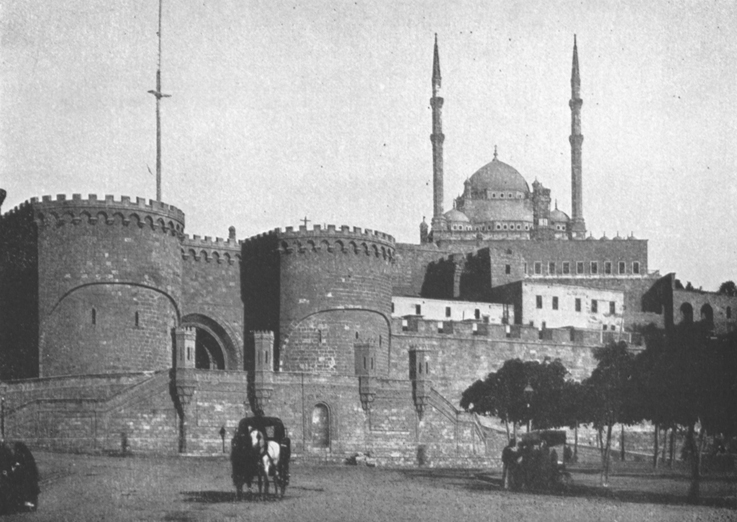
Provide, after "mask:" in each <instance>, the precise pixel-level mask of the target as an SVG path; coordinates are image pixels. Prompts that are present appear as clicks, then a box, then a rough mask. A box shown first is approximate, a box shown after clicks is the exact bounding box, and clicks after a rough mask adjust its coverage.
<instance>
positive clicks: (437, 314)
mask: <svg viewBox="0 0 737 522" xmlns="http://www.w3.org/2000/svg"><path fill="white" fill-rule="evenodd" d="M407 315H421V316H422V317H423V318H424V319H429V320H432V321H467V320H476V321H481V322H484V323H490V324H513V323H514V310H513V308H512V307H511V306H509V305H506V304H500V303H481V302H473V301H451V300H444V299H425V298H423V297H397V296H394V297H392V316H393V317H405V316H407Z"/></svg>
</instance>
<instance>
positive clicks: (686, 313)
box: [681, 303, 693, 324]
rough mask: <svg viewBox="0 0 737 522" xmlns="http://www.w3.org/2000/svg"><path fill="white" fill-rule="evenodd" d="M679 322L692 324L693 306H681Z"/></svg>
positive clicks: (687, 304) (686, 304) (689, 304)
mask: <svg viewBox="0 0 737 522" xmlns="http://www.w3.org/2000/svg"><path fill="white" fill-rule="evenodd" d="M681 322H682V323H687V324H688V323H692V322H693V306H691V303H683V304H682V305H681Z"/></svg>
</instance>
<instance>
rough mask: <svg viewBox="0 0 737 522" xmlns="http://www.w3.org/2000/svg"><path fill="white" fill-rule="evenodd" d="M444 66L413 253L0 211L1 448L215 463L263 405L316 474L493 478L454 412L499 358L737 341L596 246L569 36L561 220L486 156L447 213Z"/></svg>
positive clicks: (497, 442)
mask: <svg viewBox="0 0 737 522" xmlns="http://www.w3.org/2000/svg"><path fill="white" fill-rule="evenodd" d="M433 62H434V63H433V71H432V98H431V100H430V101H431V107H432V135H431V141H432V145H433V180H434V201H433V216H432V221H431V226H430V225H428V224H427V223H425V222H424V220H423V222H422V224H421V225H420V242H419V243H418V244H403V243H397V242H396V241H395V239H394V238H393V237H392V236H390V235H388V234H385V233H382V232H377V231H373V230H367V229H361V228H357V227H347V226H327V227H321V226H314V227H312V228H309V229H308V228H307V227H306V226H301V227H299V228H297V229H294V228H292V227H287V228H286V229H283V230H282V229H276V230H274V231H270V232H266V233H264V234H261V235H258V236H255V237H251V238H247V239H245V240H238V239H236V231H235V229H234V228H233V227H231V229H230V230H229V235H228V238H227V239H220V238H216V239H212V238H210V237H205V238H201V237H199V236H189V235H186V234H185V215H184V213H183V212H182V211H181V210H179V209H178V208H176V207H173V206H171V205H167V204H165V203H162V202H159V201H146V200H144V199H141V198H137V199H135V200H133V199H131V198H127V197H122V198H120V199H115V198H114V197H113V196H105V197H104V198H97V197H95V196H93V195H90V196H89V197H87V198H82V197H81V195H79V194H74V195H72V196H71V198H66V197H65V196H61V195H60V196H57V197H55V198H52V197H48V196H44V197H43V198H41V199H40V200H39V199H37V198H32V199H31V200H30V201H28V202H26V203H24V204H22V205H20V206H19V207H17V208H15V209H13V210H11V211H9V212H6V213H5V214H3V215H2V216H1V217H0V245H2V249H0V254H1V255H2V257H1V258H0V325H1V326H0V357H1V359H0V371H1V372H2V373H1V374H0V379H1V381H0V395H2V397H3V398H4V404H3V421H4V429H5V434H6V436H7V437H8V438H12V439H23V440H25V441H27V442H29V443H30V444H32V445H35V446H38V447H51V448H57V449H64V450H70V451H90V452H101V451H117V450H120V448H121V444H122V441H123V440H125V441H126V443H127V444H128V445H129V447H130V449H131V450H132V451H133V452H138V453H146V452H150V453H154V452H155V453H170V454H176V453H190V454H192V453H193V454H215V453H220V452H221V451H222V444H223V439H225V442H226V443H227V441H228V440H229V438H230V434H231V433H232V432H233V430H234V428H235V427H236V426H237V423H238V421H239V420H240V419H241V418H242V417H244V416H246V415H249V414H251V411H252V410H254V409H256V408H263V409H264V410H265V412H266V413H267V414H268V415H275V416H279V417H281V418H282V419H283V420H284V423H285V425H286V426H287V427H288V430H289V435H290V437H291V439H292V445H293V452H294V455H295V456H296V457H297V458H302V459H305V460H311V459H312V460H316V461H341V460H343V459H344V458H345V457H346V456H349V455H352V454H354V453H357V452H371V454H372V455H373V456H374V457H375V458H376V459H377V461H378V462H379V463H380V464H383V465H413V464H427V465H435V466H449V465H453V466H457V465H473V466H479V465H496V464H498V458H499V455H500V452H501V448H502V447H503V445H504V444H505V443H506V436H505V435H504V433H503V431H502V430H501V429H499V428H498V427H494V426H490V425H489V424H488V423H486V422H483V423H482V422H481V421H480V420H479V419H478V418H476V417H474V416H471V415H469V414H467V413H465V412H463V411H461V410H459V407H458V404H459V400H460V397H461V393H462V391H463V390H464V389H465V388H466V387H467V386H469V385H470V384H471V383H473V382H474V381H475V380H476V379H479V378H483V377H484V376H485V375H486V374H488V373H489V372H491V371H495V370H497V369H498V368H499V367H500V366H501V365H502V363H503V362H504V361H505V360H507V359H510V358H515V357H519V358H522V359H526V360H540V361H542V360H544V359H545V358H551V359H555V358H560V359H561V361H562V362H563V364H565V366H566V367H567V368H568V369H569V370H570V371H571V374H572V376H573V377H574V378H576V379H581V378H584V377H585V376H586V375H588V373H589V372H590V371H591V370H592V368H593V367H594V366H595V360H594V358H593V349H594V348H595V347H597V346H601V345H602V344H603V343H606V342H607V341H609V340H619V339H623V340H626V341H628V342H629V343H630V344H631V345H632V346H633V347H634V348H637V347H638V346H639V345H641V339H640V336H639V332H640V330H641V328H642V327H644V326H645V325H647V324H650V323H653V324H655V325H656V326H658V327H661V328H670V327H672V325H673V324H674V322H678V321H680V320H683V319H682V318H684V317H685V318H688V317H691V318H693V317H694V315H698V314H701V316H702V317H704V318H706V319H708V320H709V321H711V322H712V324H713V325H714V329H715V331H716V332H727V331H731V330H733V329H734V328H735V324H736V319H735V317H734V316H733V315H732V314H733V310H735V307H737V298H729V297H726V296H721V295H716V294H712V293H706V292H694V291H686V290H684V289H682V287H681V286H680V284H679V283H678V282H677V280H676V279H675V278H674V275H673V274H669V275H666V276H663V277H661V276H660V275H659V274H657V273H654V272H652V271H651V270H650V267H649V265H648V258H647V255H648V250H647V241H646V240H642V239H635V238H634V237H632V236H630V237H626V238H621V237H614V238H607V237H602V238H599V239H595V238H593V237H591V236H590V235H589V236H587V231H586V225H585V220H584V216H583V201H582V181H583V169H582V145H583V135H582V134H581V108H582V100H581V97H580V74H579V65H578V54H577V47H576V43H575V40H574V47H573V67H572V77H571V88H572V95H571V100H570V108H571V120H572V124H571V135H570V138H569V139H570V145H571V166H572V168H571V182H572V207H573V208H572V212H571V216H570V217H569V216H568V215H567V214H565V213H564V212H562V211H561V210H559V209H558V208H557V205H556V206H555V208H553V209H551V196H550V190H549V189H547V188H545V187H543V185H542V184H541V183H539V182H537V181H535V182H534V183H533V184H532V190H530V186H529V185H528V183H527V181H526V180H525V179H524V177H523V176H522V175H521V174H520V173H519V172H517V171H516V170H515V169H514V168H513V167H511V166H509V165H507V164H505V163H503V162H502V161H501V160H499V159H498V154H497V153H496V151H495V153H494V157H493V159H492V161H491V162H490V163H489V164H487V165H485V166H483V167H482V168H480V169H479V170H478V171H477V172H476V173H475V174H473V175H472V176H470V177H469V178H468V179H467V180H466V182H465V183H464V187H463V193H462V195H461V196H460V197H458V198H457V199H456V200H455V202H454V208H453V209H451V210H449V211H447V212H444V209H443V141H444V134H443V129H442V107H443V101H444V100H443V98H442V97H440V88H441V75H440V60H439V55H438V47H437V41H436V42H435V49H434V60H433ZM223 428H224V431H223ZM223 433H225V434H226V435H225V436H224V437H223V435H222V434H223Z"/></svg>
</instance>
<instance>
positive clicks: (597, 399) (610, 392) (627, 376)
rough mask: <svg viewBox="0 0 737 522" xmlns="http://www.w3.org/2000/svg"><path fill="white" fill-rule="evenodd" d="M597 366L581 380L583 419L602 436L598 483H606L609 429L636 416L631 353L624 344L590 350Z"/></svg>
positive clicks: (607, 481)
mask: <svg viewBox="0 0 737 522" xmlns="http://www.w3.org/2000/svg"><path fill="white" fill-rule="evenodd" d="M594 356H595V357H596V360H597V361H598V365H597V366H596V368H595V369H594V371H593V372H592V373H591V376H590V377H588V378H587V379H585V380H584V381H583V383H582V391H583V399H584V402H583V411H582V414H583V419H582V420H583V421H584V422H587V423H591V424H593V425H594V427H595V428H596V429H598V430H599V437H600V440H601V439H602V434H603V432H604V433H605V434H606V438H605V439H603V440H602V444H601V462H602V472H601V484H602V485H603V486H607V485H608V483H609V460H610V454H611V447H612V429H613V427H614V425H615V424H617V423H624V424H631V423H632V422H633V420H635V419H634V418H635V417H636V415H635V413H634V412H633V408H632V406H631V405H633V404H635V402H636V401H635V400H634V397H633V394H634V391H635V389H634V386H633V372H634V355H633V354H632V353H631V352H630V351H629V350H627V343H625V342H621V341H620V342H619V343H612V344H608V345H607V346H604V347H602V348H599V349H597V350H596V352H595V353H594Z"/></svg>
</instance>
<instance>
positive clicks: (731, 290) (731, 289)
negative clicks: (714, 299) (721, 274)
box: [717, 281, 737, 297]
mask: <svg viewBox="0 0 737 522" xmlns="http://www.w3.org/2000/svg"><path fill="white" fill-rule="evenodd" d="M717 293H718V294H721V295H728V296H730V297H734V296H737V285H735V284H734V281H725V282H723V283H722V284H721V285H719V290H717Z"/></svg>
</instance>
